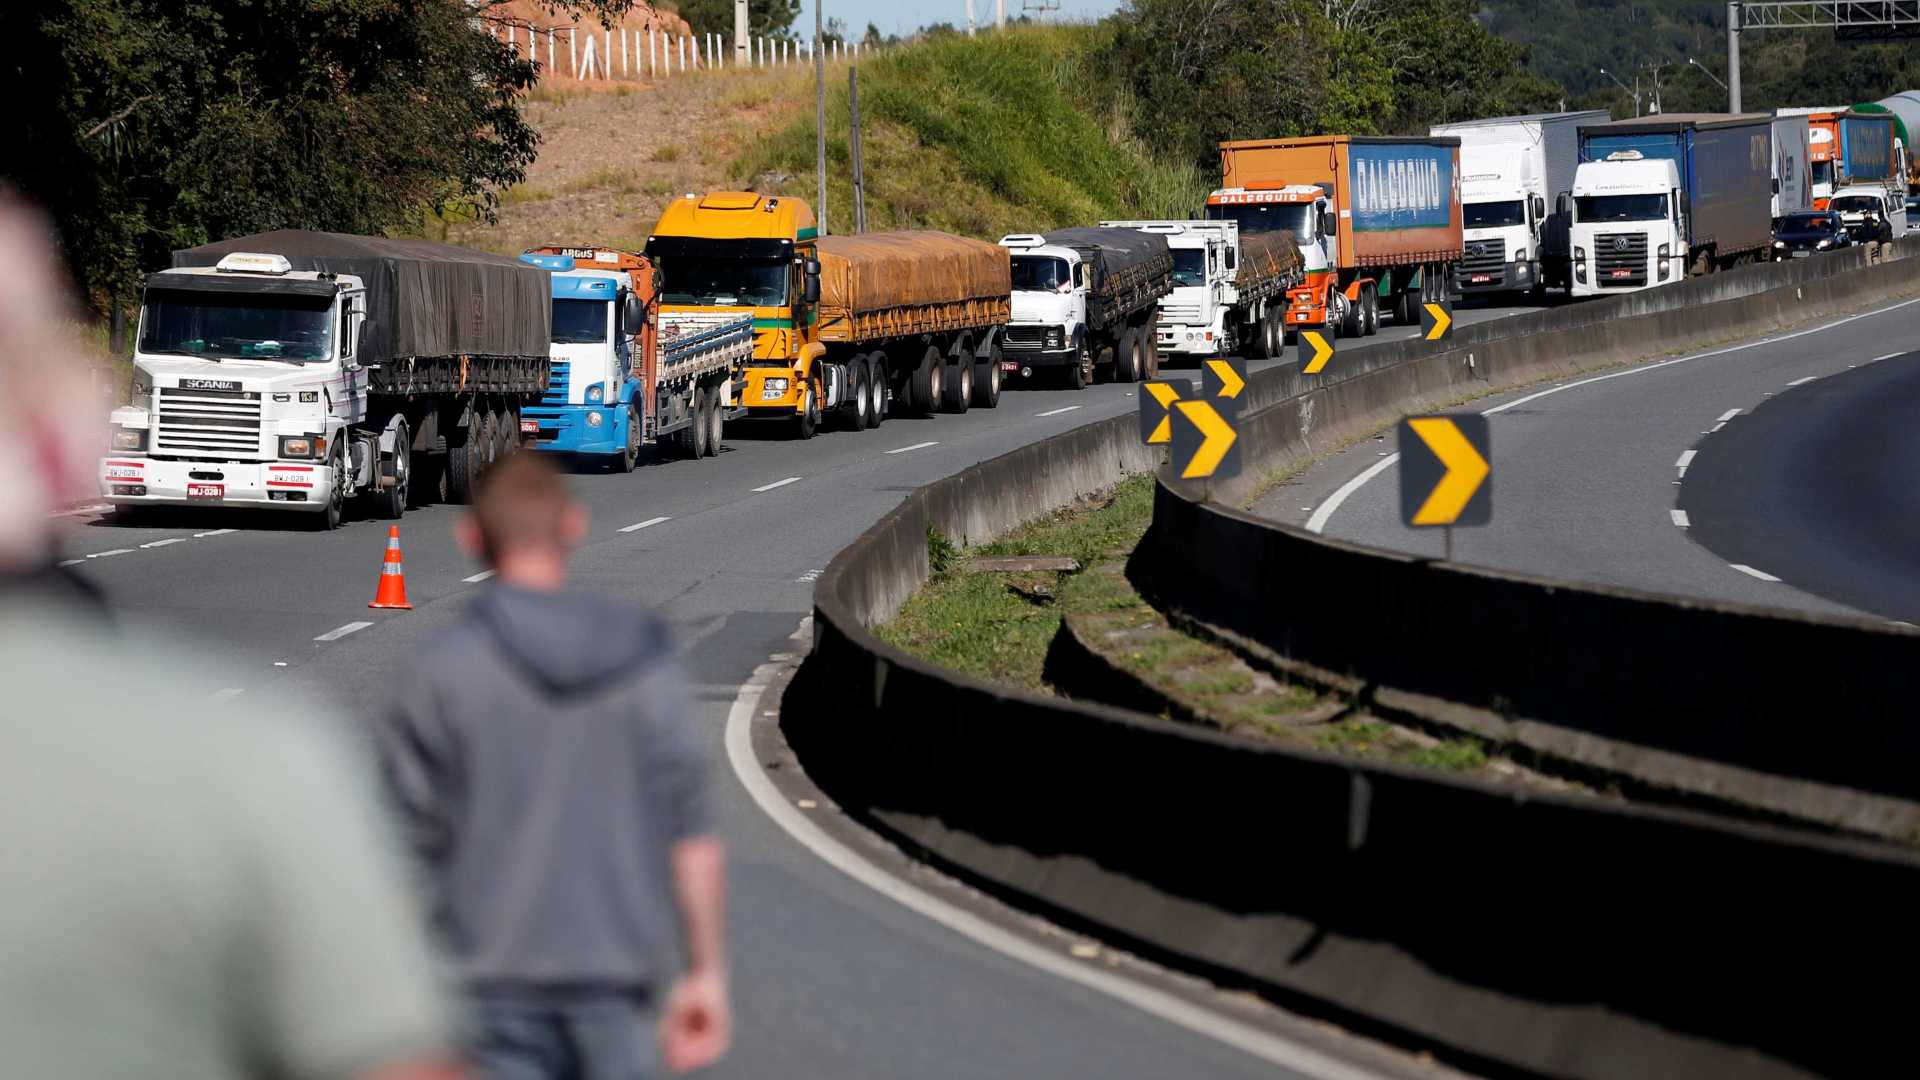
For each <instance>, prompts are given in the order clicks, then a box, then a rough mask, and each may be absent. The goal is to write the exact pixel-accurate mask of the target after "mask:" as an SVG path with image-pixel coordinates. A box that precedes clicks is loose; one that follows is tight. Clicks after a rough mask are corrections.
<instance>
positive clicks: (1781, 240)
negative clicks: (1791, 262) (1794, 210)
mask: <svg viewBox="0 0 1920 1080" xmlns="http://www.w3.org/2000/svg"><path fill="white" fill-rule="evenodd" d="M1852 246H1853V236H1852V235H1851V234H1849V233H1848V232H1847V227H1846V225H1845V224H1843V223H1842V222H1841V220H1840V215H1839V214H1836V213H1833V212H1831V211H1827V210H1809V211H1804V212H1802V213H1798V214H1788V215H1787V216H1785V217H1783V218H1781V219H1780V220H1779V221H1778V222H1777V223H1776V224H1775V225H1774V227H1773V257H1774V258H1776V259H1804V258H1806V257H1807V256H1809V255H1812V254H1813V253H1814V252H1817V251H1831V250H1833V249H1835V248H1844V247H1852Z"/></svg>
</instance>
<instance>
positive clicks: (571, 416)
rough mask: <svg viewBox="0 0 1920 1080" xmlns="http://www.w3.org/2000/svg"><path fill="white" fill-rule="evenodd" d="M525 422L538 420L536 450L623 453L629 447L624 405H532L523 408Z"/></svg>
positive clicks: (576, 452)
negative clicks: (538, 428)
mask: <svg viewBox="0 0 1920 1080" xmlns="http://www.w3.org/2000/svg"><path fill="white" fill-rule="evenodd" d="M520 420H521V423H522V425H523V428H524V425H526V424H529V423H538V424H539V425H540V430H539V432H538V433H537V434H536V433H532V432H526V431H524V430H523V432H522V434H533V435H534V442H533V446H532V449H535V450H546V451H548V452H551V453H555V454H622V453H625V452H626V449H627V408H626V406H624V405H618V404H615V405H529V406H527V407H525V408H522V409H521V410H520Z"/></svg>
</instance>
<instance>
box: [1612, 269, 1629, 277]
mask: <svg viewBox="0 0 1920 1080" xmlns="http://www.w3.org/2000/svg"><path fill="white" fill-rule="evenodd" d="M1607 276H1608V277H1632V276H1633V271H1631V270H1615V271H1614V272H1613V273H1611V274H1608V275H1607Z"/></svg>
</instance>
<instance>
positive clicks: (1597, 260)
mask: <svg viewBox="0 0 1920 1080" xmlns="http://www.w3.org/2000/svg"><path fill="white" fill-rule="evenodd" d="M1572 195H1573V222H1572V225H1571V227H1570V233H1571V235H1570V238H1569V241H1568V242H1569V243H1570V244H1571V245H1572V248H1573V295H1574V296H1605V295H1609V294H1612V293H1618V292H1629V291H1632V290H1635V289H1645V288H1649V287H1652V286H1655V285H1664V284H1667V283H1669V282H1673V281H1678V280H1680V278H1681V277H1683V276H1684V275H1685V273H1686V266H1687V256H1688V251H1687V239H1686V238H1687V235H1688V233H1687V228H1686V208H1685V206H1684V205H1683V204H1684V203H1685V201H1686V200H1684V199H1683V198H1681V185H1680V169H1679V166H1678V165H1676V164H1675V163H1674V162H1672V161H1669V160H1666V159H1658V158H1644V157H1642V156H1641V154H1640V153H1639V152H1638V151H1634V150H1625V151H1617V152H1615V153H1613V154H1609V155H1608V156H1607V158H1606V160H1604V161H1589V162H1585V163H1583V164H1582V165H1581V166H1580V167H1579V169H1577V170H1576V171H1575V172H1574V174H1573V191H1572Z"/></svg>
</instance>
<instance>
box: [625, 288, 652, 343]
mask: <svg viewBox="0 0 1920 1080" xmlns="http://www.w3.org/2000/svg"><path fill="white" fill-rule="evenodd" d="M621 292H622V295H621V300H622V302H621V304H620V329H621V331H622V332H623V333H628V334H637V333H639V332H640V331H641V330H642V329H644V328H645V327H646V325H647V305H646V303H645V302H644V301H642V300H641V299H640V294H639V293H637V292H634V291H633V290H632V289H624V290H622V291H621Z"/></svg>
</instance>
